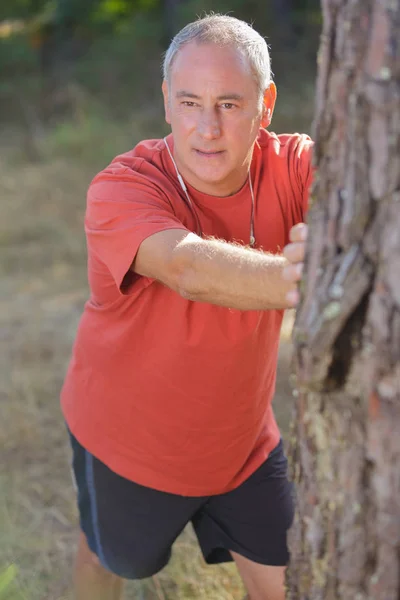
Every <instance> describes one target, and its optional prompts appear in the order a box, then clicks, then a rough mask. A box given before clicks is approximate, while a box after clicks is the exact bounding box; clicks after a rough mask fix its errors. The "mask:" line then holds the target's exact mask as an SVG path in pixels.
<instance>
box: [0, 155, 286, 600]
mask: <svg viewBox="0 0 400 600" xmlns="http://www.w3.org/2000/svg"><path fill="white" fill-rule="evenodd" d="M3 150H4V152H3V153H1V152H0V157H1V156H3V157H4V156H5V157H6V158H5V159H4V158H3V159H1V158H0V196H1V221H0V250H1V264H0V269H1V270H0V275H1V280H2V294H1V299H0V306H1V311H0V319H1V343H2V348H1V356H2V364H1V373H0V376H1V381H2V390H1V416H2V418H1V420H0V448H1V453H2V460H1V465H0V598H1V599H2V600H3V599H4V600H5V599H7V600H67V599H70V598H71V569H72V557H73V552H74V547H75V542H76V538H77V531H78V528H77V511H76V507H75V497H74V490H73V486H72V483H71V477H70V471H69V458H70V456H69V447H68V443H67V436H66V431H65V428H64V425H63V420H62V417H61V413H60V409H59V391H60V387H61V384H62V381H63V377H64V373H65V369H66V365H67V362H68V359H69V354H70V350H71V344H72V341H73V339H74V335H75V330H76V326H77V323H78V319H79V317H80V314H81V311H82V307H83V304H84V302H85V299H86V297H87V283H86V264H85V241H84V236H83V229H82V220H83V212H84V203H85V191H86V188H87V185H88V183H89V181H90V179H91V177H92V176H93V175H94V173H95V170H96V169H95V167H94V166H93V167H89V166H85V167H84V168H83V167H82V163H81V161H80V160H79V157H78V160H77V157H65V156H63V157H61V156H59V157H57V156H56V157H51V156H49V155H47V156H46V157H44V158H43V160H41V161H39V162H36V163H30V162H27V161H26V159H23V158H22V156H21V155H20V153H18V152H14V153H13V152H8V148H7V149H6V148H3ZM6 150H7V151H6ZM292 317H293V315H292V314H289V315H288V316H287V318H286V320H285V324H284V330H283V335H282V343H281V352H280V365H279V372H278V387H277V394H276V397H275V400H274V406H275V411H276V414H277V416H278V420H279V422H280V424H281V426H282V431H283V432H285V431H286V430H287V423H288V418H289V413H290V408H291V405H292V402H291V391H290V386H289V382H288V374H289V361H290V342H289V336H290V329H291V322H292ZM9 565H15V567H16V572H17V574H16V577H15V579H14V582H13V583H12V584H11V585H10V586H8V587H7V590H6V591H4V592H3V595H2V590H1V572H2V571H3V572H4V570H5V569H6V568H7V567H8V566H9ZM8 573H9V574H11V571H9V572H8ZM242 597H243V588H242V585H241V582H240V580H239V578H238V576H237V575H236V572H235V568H234V566H232V565H228V566H219V567H208V566H206V565H205V563H204V561H203V560H202V558H201V556H200V553H199V550H198V548H197V545H196V542H195V538H194V535H193V532H192V531H191V529H190V528H187V530H186V531H185V532H184V533H183V535H182V536H181V537H180V538H179V539H178V541H177V543H176V545H175V552H174V556H173V559H172V561H171V564H170V565H169V566H168V567H167V568H166V569H165V570H164V571H163V572H162V573H160V574H159V575H157V576H156V577H154V578H152V579H149V580H146V581H144V582H142V583H137V584H130V585H129V586H128V588H127V590H126V599H128V598H132V599H133V598H135V599H136V600H190V599H192V600H239V599H241V598H242Z"/></svg>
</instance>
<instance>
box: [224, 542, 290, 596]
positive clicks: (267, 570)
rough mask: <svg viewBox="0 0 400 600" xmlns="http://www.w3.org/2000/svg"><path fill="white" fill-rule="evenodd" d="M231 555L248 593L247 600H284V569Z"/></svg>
mask: <svg viewBox="0 0 400 600" xmlns="http://www.w3.org/2000/svg"><path fill="white" fill-rule="evenodd" d="M231 554H232V556H233V558H234V560H235V563H236V566H237V568H238V571H239V573H240V576H241V578H242V579H243V583H244V585H245V588H246V590H247V592H248V596H247V600H285V569H286V567H270V566H267V565H260V564H259V563H256V562H253V561H252V560H249V559H248V558H245V557H244V556H241V555H240V554H237V553H236V552H232V553H231ZM245 600H246V599H245Z"/></svg>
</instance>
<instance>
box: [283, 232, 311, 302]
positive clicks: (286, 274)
mask: <svg viewBox="0 0 400 600" xmlns="http://www.w3.org/2000/svg"><path fill="white" fill-rule="evenodd" d="M307 236H308V227H307V225H306V224H305V223H298V224H297V225H295V226H294V227H292V229H291V230H290V233H289V239H290V244H288V245H287V246H285V248H284V249H283V256H284V257H285V258H286V259H287V260H288V261H289V262H290V264H289V265H287V266H286V267H285V268H284V269H283V278H284V279H285V280H286V281H290V282H291V283H298V282H299V281H300V279H301V276H302V274H303V267H304V256H305V250H306V241H307ZM286 299H287V301H288V303H289V304H290V306H291V307H293V308H294V307H296V306H297V304H298V302H299V299H300V295H299V291H298V289H295V290H291V291H290V292H288V293H287V295H286Z"/></svg>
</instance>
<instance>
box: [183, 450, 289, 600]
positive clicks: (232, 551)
mask: <svg viewBox="0 0 400 600" xmlns="http://www.w3.org/2000/svg"><path fill="white" fill-rule="evenodd" d="M293 509H294V507H293V486H292V484H291V483H290V482H289V481H288V479H287V460H286V457H285V455H284V452H283V445H282V443H281V444H279V445H278V446H277V447H276V448H275V450H273V451H272V452H271V454H270V456H269V457H268V459H267V460H266V461H265V463H264V464H263V465H261V466H260V467H259V468H258V469H257V470H256V471H255V472H254V473H253V475H251V476H250V477H249V478H248V479H247V480H246V481H245V482H244V483H243V484H241V485H240V486H239V487H237V488H235V489H234V490H232V491H231V492H228V493H226V494H222V495H220V496H214V497H211V499H210V500H209V502H208V503H207V504H206V506H205V507H203V508H202V510H201V511H199V513H198V514H197V515H196V516H195V518H194V519H193V525H194V527H195V531H196V533H197V537H198V539H199V542H200V546H201V549H202V552H203V555H204V558H205V560H206V562H208V563H220V562H226V561H229V560H232V558H233V559H234V560H235V562H236V565H237V567H238V570H239V573H240V575H241V577H242V579H243V581H244V584H245V586H246V588H247V593H248V597H247V599H246V600H284V598H285V568H286V565H287V563H288V560H289V553H288V549H287V543H286V533H287V530H288V529H289V527H290V526H291V523H292V520H293V512H294V510H293Z"/></svg>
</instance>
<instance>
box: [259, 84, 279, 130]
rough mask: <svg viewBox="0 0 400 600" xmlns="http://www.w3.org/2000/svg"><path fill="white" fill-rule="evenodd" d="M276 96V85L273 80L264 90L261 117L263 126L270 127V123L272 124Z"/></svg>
mask: <svg viewBox="0 0 400 600" xmlns="http://www.w3.org/2000/svg"><path fill="white" fill-rule="evenodd" d="M276 96H277V90H276V85H275V83H274V82H273V81H271V83H270V84H269V86H268V87H267V89H266V90H265V92H264V98H263V116H262V119H261V127H269V125H270V124H271V121H272V115H273V114H274V108H275V102H276Z"/></svg>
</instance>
